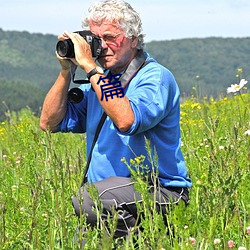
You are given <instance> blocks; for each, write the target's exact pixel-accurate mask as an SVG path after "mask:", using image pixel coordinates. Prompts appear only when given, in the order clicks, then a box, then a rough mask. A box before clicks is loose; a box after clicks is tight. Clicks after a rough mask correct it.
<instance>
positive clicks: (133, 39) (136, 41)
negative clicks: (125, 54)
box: [131, 36, 138, 49]
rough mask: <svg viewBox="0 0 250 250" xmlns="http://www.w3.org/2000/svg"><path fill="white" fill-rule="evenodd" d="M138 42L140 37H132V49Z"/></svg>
mask: <svg viewBox="0 0 250 250" xmlns="http://www.w3.org/2000/svg"><path fill="white" fill-rule="evenodd" d="M137 43H138V37H134V36H133V37H132V42H131V47H132V49H134V48H136V46H137Z"/></svg>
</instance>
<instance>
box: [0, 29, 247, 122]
mask: <svg viewBox="0 0 250 250" xmlns="http://www.w3.org/2000/svg"><path fill="white" fill-rule="evenodd" d="M56 42H57V37H56V36H54V35H43V34H31V33H28V32H17V31H3V30H2V29H0V103H1V105H0V120H1V119H2V118H3V117H4V112H6V110H7V109H10V110H11V111H17V110H20V109H21V108H23V107H26V106H28V107H30V108H31V109H32V110H33V111H34V112H35V113H39V110H40V107H41V105H42V102H43V99H44V96H45V94H46V92H47V91H48V89H49V88H50V87H51V85H52V84H53V82H54V80H55V79H56V77H57V74H58V71H59V69H60V66H59V63H58V62H57V59H56V57H55V45H56ZM146 50H147V51H148V52H149V53H150V55H151V56H153V57H154V58H155V59H156V60H158V61H159V62H160V63H162V64H163V65H165V66H166V67H167V68H169V69H170V70H171V71H172V72H173V73H174V75H175V77H176V79H177V82H178V84H179V86H180V89H181V93H182V96H183V97H186V96H190V95H191V94H194V89H193V87H196V90H197V91H198V92H196V93H195V94H196V95H199V96H204V95H205V96H213V97H215V98H216V97H218V96H220V95H224V94H225V91H226V88H227V86H229V85H230V84H232V83H236V81H237V80H238V79H236V77H235V75H236V73H237V69H238V68H239V67H241V68H243V75H242V77H244V78H246V79H249V78H250V68H249V67H250V38H227V39H226V38H205V39H180V40H171V41H153V42H150V43H147V44H146Z"/></svg>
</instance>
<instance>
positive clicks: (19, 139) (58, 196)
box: [0, 92, 250, 250]
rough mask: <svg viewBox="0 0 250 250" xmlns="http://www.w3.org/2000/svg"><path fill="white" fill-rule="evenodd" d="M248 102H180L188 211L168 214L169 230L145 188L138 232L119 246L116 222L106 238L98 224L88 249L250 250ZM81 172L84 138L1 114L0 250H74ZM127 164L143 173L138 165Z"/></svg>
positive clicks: (23, 115) (235, 97)
mask: <svg viewBox="0 0 250 250" xmlns="http://www.w3.org/2000/svg"><path fill="white" fill-rule="evenodd" d="M249 103H250V95H249V93H247V92H245V93H240V92H236V93H235V94H232V93H229V94H228V95H226V97H221V98H220V99H217V100H214V99H213V98H209V99H207V98H202V99H201V98H195V97H193V98H190V99H187V100H185V102H183V103H182V104H181V129H182V150H183V153H184V157H185V159H186V162H187V166H188V170H189V174H190V177H191V178H192V181H193V187H192V189H191V190H190V198H191V200H190V204H189V205H188V206H187V207H184V206H182V205H181V204H180V205H179V206H175V207H173V208H171V209H170V211H169V214H168V215H167V220H168V222H169V225H167V226H166V225H164V223H163V218H162V215H159V214H157V213H156V212H155V210H154V202H153V201H152V200H151V199H149V197H148V196H147V190H146V185H144V183H142V184H141V185H139V186H138V190H139V191H140V192H141V193H142V194H144V195H143V197H144V202H143V204H142V205H141V206H140V207H139V210H140V211H141V212H142V213H143V214H144V217H143V219H142V221H141V228H142V229H143V230H141V231H140V232H139V234H135V233H133V232H132V233H131V234H130V235H129V236H128V237H127V239H125V240H122V239H121V240H120V241H119V242H117V241H114V240H113V238H112V232H113V230H114V228H115V222H114V223H112V222H110V221H108V223H109V226H110V229H111V235H109V234H107V233H106V231H105V230H104V229H103V227H102V225H101V222H99V224H100V227H99V229H98V230H97V229H91V228H89V230H88V232H87V233H86V238H87V245H86V248H85V249H91V250H93V249H109V250H110V249H112V248H115V247H116V249H153V250H169V249H184V250H185V249H187V250H189V249H202V250H203V249H218V250H219V249H230V248H232V249H242V250H243V249H250V181H249V180H250V107H249ZM149 153H150V152H149ZM152 161H153V160H152ZM85 163H86V158H85V138H84V135H82V134H51V133H45V132H42V131H40V129H39V119H38V118H37V117H36V116H34V115H33V113H32V111H31V110H29V109H24V110H22V111H20V112H18V113H14V112H13V113H12V112H7V113H6V120H5V121H3V122H1V124H0V249H6V250H9V249H11V250H12V249H13V250H14V249H18V250H20V249H35V250H37V249H51V250H54V249H81V248H80V245H79V244H78V243H79V241H78V240H76V238H79V237H80V239H81V234H80V235H79V234H77V230H76V228H77V227H79V226H80V227H81V226H82V225H85V220H84V216H83V217H82V219H80V220H78V219H77V218H76V217H75V215H74V211H73V207H72V205H71V197H72V196H73V195H75V193H76V191H77V190H78V189H79V187H80V184H81V181H82V173H83V171H84V166H85ZM127 164H128V165H138V166H140V165H142V164H143V157H142V156H138V157H137V158H135V159H131V162H129V163H127ZM134 175H135V178H140V176H138V175H137V173H134ZM96 201H97V202H96V203H97V207H99V206H100V204H99V203H98V199H97V198H96ZM99 209H101V208H100V207H99ZM97 213H98V211H97ZM118 243H119V244H118Z"/></svg>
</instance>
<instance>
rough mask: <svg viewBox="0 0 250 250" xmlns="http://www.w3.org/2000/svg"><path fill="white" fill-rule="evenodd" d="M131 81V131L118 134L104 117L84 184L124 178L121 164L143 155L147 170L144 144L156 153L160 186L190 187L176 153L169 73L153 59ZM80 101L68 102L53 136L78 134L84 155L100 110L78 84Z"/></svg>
mask: <svg viewBox="0 0 250 250" xmlns="http://www.w3.org/2000/svg"><path fill="white" fill-rule="evenodd" d="M147 60H149V61H150V63H148V64H147V65H146V66H145V67H143V68H142V69H141V70H140V71H139V72H138V73H137V74H136V75H135V77H134V78H133V79H132V80H131V82H130V83H129V85H128V86H127V87H126V89H125V90H124V93H125V95H126V97H127V98H128V99H129V101H130V104H131V107H132V109H133V111H134V116H135V120H134V123H133V125H132V126H131V128H130V129H129V130H128V131H127V132H125V133H123V132H121V131H119V130H118V129H117V127H116V126H115V125H114V123H113V122H112V120H111V119H110V118H109V117H107V118H106V120H105V122H104V124H103V127H102V130H101V132H100V134H99V137H98V140H97V142H96V144H95V147H94V149H93V153H92V159H91V162H90V165H89V170H88V181H89V182H96V181H100V180H103V179H105V178H107V177H109V176H123V177H129V176H130V170H129V169H128V167H127V166H126V165H125V163H123V162H122V161H121V159H122V158H125V159H126V161H127V162H128V163H129V162H130V159H134V158H135V157H136V156H140V155H144V156H145V161H144V164H143V165H145V166H148V167H149V168H152V163H151V161H150V157H149V156H148V152H147V150H146V143H145V139H147V140H148V141H149V142H150V147H151V152H152V153H154V152H156V153H157V156H156V157H154V156H153V158H155V159H157V161H158V163H157V165H158V166H155V167H156V168H157V171H158V173H159V179H160V182H161V184H162V185H163V186H174V187H191V185H192V184H191V180H190V179H189V178H188V176H187V168H186V165H185V161H184V159H183V155H182V152H181V137H180V125H179V119H180V103H179V96H180V91H179V88H178V86H177V83H176V81H175V79H174V77H173V75H172V73H171V72H170V71H169V70H168V69H166V68H165V67H163V66H162V65H160V64H158V63H157V62H156V61H155V60H154V59H153V58H151V57H149V56H147ZM80 88H81V89H82V90H83V92H84V99H83V100H82V101H81V102H80V103H78V104H75V103H70V102H69V103H68V109H67V113H66V116H65V118H64V119H63V121H62V122H61V123H60V124H59V126H58V131H61V132H70V131H71V132H75V133H84V132H86V135H87V137H86V138H87V155H89V152H90V148H91V145H92V141H93V138H94V135H95V131H96V128H97V125H98V123H99V120H100V118H101V116H102V113H103V109H102V107H101V105H100V103H99V101H98V99H97V97H96V95H95V92H94V91H93V90H92V89H91V86H90V84H83V85H81V86H80Z"/></svg>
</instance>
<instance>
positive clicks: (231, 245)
mask: <svg viewBox="0 0 250 250" xmlns="http://www.w3.org/2000/svg"><path fill="white" fill-rule="evenodd" d="M227 246H228V248H234V241H233V240H229V241H228V242H227Z"/></svg>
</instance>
